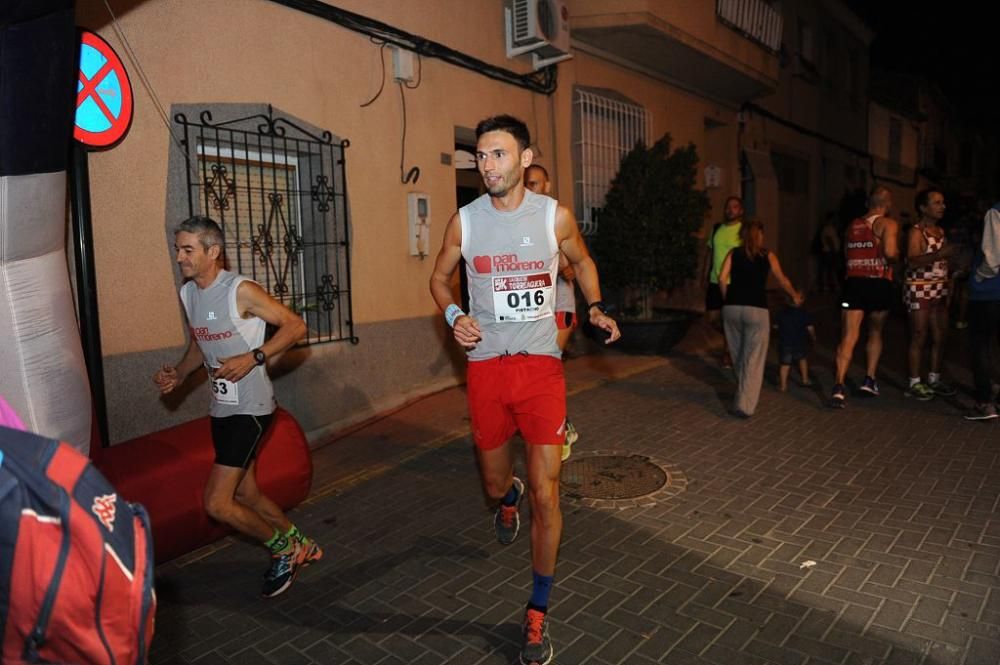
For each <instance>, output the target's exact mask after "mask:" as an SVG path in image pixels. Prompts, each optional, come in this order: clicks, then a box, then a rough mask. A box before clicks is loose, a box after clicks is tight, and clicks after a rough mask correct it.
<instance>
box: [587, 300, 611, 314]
mask: <svg viewBox="0 0 1000 665" xmlns="http://www.w3.org/2000/svg"><path fill="white" fill-rule="evenodd" d="M594 307H596V308H597V309H598V310H599V311H600V312H601V314H607V313H608V306H607V305H605V304H604V301H603V300H595V301H594V302H592V303H590V304H589V305H587V311H588V312H589V311H590V310H591V309H593V308H594Z"/></svg>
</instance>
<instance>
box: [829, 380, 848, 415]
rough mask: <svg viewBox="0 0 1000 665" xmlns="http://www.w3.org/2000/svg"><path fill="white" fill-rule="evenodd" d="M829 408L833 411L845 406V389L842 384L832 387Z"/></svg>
mask: <svg viewBox="0 0 1000 665" xmlns="http://www.w3.org/2000/svg"><path fill="white" fill-rule="evenodd" d="M830 406H832V407H833V408H835V409H843V408H844V407H845V406H847V388H845V387H844V384H843V383H838V384H837V385H835V386H834V387H833V394H832V395H830Z"/></svg>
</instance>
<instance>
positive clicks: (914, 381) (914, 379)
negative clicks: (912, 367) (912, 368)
mask: <svg viewBox="0 0 1000 665" xmlns="http://www.w3.org/2000/svg"><path fill="white" fill-rule="evenodd" d="M918 383H920V377H919V376H918V377H912V376H911V377H910V387H911V388H912V387H913V386H915V385H917V384H918Z"/></svg>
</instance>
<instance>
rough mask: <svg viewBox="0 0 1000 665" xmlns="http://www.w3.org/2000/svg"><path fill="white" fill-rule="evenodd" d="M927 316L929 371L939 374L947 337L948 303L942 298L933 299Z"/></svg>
mask: <svg viewBox="0 0 1000 665" xmlns="http://www.w3.org/2000/svg"><path fill="white" fill-rule="evenodd" d="M929 318H930V328H931V372H932V373H934V374H940V373H941V358H942V357H943V356H944V345H945V339H946V338H947V337H948V305H947V303H946V302H945V299H944V298H942V299H940V300H937V301H935V303H934V305H933V306H932V307H931V310H930V316H929Z"/></svg>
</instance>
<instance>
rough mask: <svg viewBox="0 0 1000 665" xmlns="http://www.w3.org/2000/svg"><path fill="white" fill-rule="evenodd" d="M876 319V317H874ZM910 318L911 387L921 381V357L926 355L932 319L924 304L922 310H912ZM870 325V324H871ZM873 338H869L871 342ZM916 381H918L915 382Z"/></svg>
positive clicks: (932, 365)
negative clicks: (925, 346)
mask: <svg viewBox="0 0 1000 665" xmlns="http://www.w3.org/2000/svg"><path fill="white" fill-rule="evenodd" d="M872 318H874V317H872ZM909 318H910V348H909V354H908V359H909V367H910V385H911V386H912V385H913V384H914V383H916V382H919V381H920V356H922V355H923V353H924V344H925V343H926V342H927V324H928V319H929V318H930V310H929V309H928V308H927V306H926V304H924V305H923V306H922V307H921V309H911V310H910V313H909ZM869 325H871V324H870V322H869ZM870 339H871V337H870V336H869V340H870ZM933 368H934V363H933V359H932V361H931V369H932V371H933ZM914 379H916V381H914Z"/></svg>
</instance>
